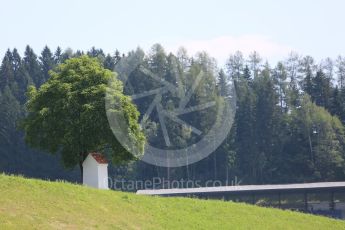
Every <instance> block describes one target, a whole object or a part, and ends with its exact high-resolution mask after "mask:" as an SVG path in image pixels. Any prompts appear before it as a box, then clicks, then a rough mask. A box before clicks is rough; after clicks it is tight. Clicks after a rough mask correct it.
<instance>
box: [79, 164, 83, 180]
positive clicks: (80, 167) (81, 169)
mask: <svg viewBox="0 0 345 230" xmlns="http://www.w3.org/2000/svg"><path fill="white" fill-rule="evenodd" d="M79 169H80V181H81V183H82V184H83V162H82V161H79Z"/></svg>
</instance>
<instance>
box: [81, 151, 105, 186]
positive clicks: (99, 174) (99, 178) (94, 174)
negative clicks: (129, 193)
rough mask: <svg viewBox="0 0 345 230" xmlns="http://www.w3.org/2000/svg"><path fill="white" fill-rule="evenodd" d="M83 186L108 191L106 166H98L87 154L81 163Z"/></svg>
mask: <svg viewBox="0 0 345 230" xmlns="http://www.w3.org/2000/svg"><path fill="white" fill-rule="evenodd" d="M83 185H86V186H89V187H93V188H98V189H108V164H99V163H98V162H97V161H96V160H95V159H94V158H93V157H92V156H91V154H89V155H88V156H87V157H86V159H85V160H84V162H83Z"/></svg>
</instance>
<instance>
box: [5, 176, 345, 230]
mask: <svg viewBox="0 0 345 230" xmlns="http://www.w3.org/2000/svg"><path fill="white" fill-rule="evenodd" d="M0 229H294V230H295V229H345V221H337V220H333V219H328V218H325V217H317V216H312V215H306V214H301V213H296V212H290V211H282V210H277V209H270V208H260V207H256V206H251V205H245V204H237V203H231V202H223V201H207V200H197V199H188V198H160V197H146V196H139V195H135V194H129V193H122V192H114V191H100V190H96V189H90V188H85V187H83V186H78V185H73V184H69V183H60V182H47V181H41V180H33V179H25V178H22V177H15V176H6V175H1V174H0Z"/></svg>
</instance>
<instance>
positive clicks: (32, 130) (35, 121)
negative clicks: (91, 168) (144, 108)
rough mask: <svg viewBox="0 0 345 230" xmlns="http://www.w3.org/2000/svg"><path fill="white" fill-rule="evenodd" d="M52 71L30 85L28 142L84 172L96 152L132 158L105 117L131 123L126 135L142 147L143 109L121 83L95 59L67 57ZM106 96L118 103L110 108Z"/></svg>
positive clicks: (24, 125)
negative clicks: (119, 116)
mask: <svg viewBox="0 0 345 230" xmlns="http://www.w3.org/2000/svg"><path fill="white" fill-rule="evenodd" d="M50 75H51V77H50V78H49V80H48V81H47V82H46V83H44V84H43V85H42V86H41V87H40V88H39V89H36V88H35V87H33V86H32V87H30V88H29V90H28V94H27V96H28V102H27V112H28V114H27V117H26V118H25V119H24V120H23V122H22V128H23V129H24V131H25V140H26V142H27V143H28V144H29V145H30V146H32V147H35V148H38V149H41V150H44V151H48V152H50V153H52V154H56V153H61V155H62V160H63V163H64V165H65V166H66V167H68V168H72V167H75V166H76V165H79V167H80V170H81V174H82V162H83V161H84V159H85V158H86V156H87V154H88V153H89V152H92V151H101V152H106V153H108V154H109V155H110V156H111V158H112V160H113V162H119V161H126V160H131V159H133V158H134V157H133V156H132V155H131V154H130V153H129V152H128V151H127V150H126V149H125V148H124V147H122V145H121V144H120V143H119V141H118V140H117V139H116V138H115V136H114V135H113V133H112V130H111V128H110V125H109V122H108V118H107V112H108V113H109V114H113V113H116V112H120V113H122V114H124V116H123V117H124V119H125V120H126V122H127V124H128V127H129V128H128V133H126V134H125V135H128V136H129V137H131V138H132V139H133V138H134V139H135V140H136V142H135V143H136V145H137V146H136V147H137V148H138V149H139V150H140V151H141V152H142V151H143V149H144V143H145V137H144V135H143V133H142V131H141V129H140V126H139V124H138V123H137V121H138V117H139V112H138V111H137V109H136V107H135V106H134V105H133V104H132V103H131V100H130V98H129V97H127V96H125V95H124V94H123V87H122V82H121V81H119V80H117V78H116V75H115V74H114V73H112V72H111V71H109V70H106V69H104V68H103V67H102V66H101V64H100V63H99V61H98V60H97V59H95V58H90V57H88V56H81V57H79V58H72V59H69V60H67V61H66V62H65V63H63V64H61V65H59V66H58V67H57V68H56V70H55V71H51V72H50ZM105 98H107V99H108V100H109V99H111V100H112V101H114V102H119V103H114V106H112V107H110V108H106V106H105ZM106 110H109V111H106Z"/></svg>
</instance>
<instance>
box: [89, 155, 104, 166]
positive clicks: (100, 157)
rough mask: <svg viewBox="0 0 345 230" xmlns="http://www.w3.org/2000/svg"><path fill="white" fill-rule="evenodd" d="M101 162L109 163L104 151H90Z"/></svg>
mask: <svg viewBox="0 0 345 230" xmlns="http://www.w3.org/2000/svg"><path fill="white" fill-rule="evenodd" d="M90 154H91V156H92V157H93V158H94V159H95V160H96V161H97V162H98V163H99V164H108V160H107V159H106V158H105V156H104V155H103V154H102V153H90Z"/></svg>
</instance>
